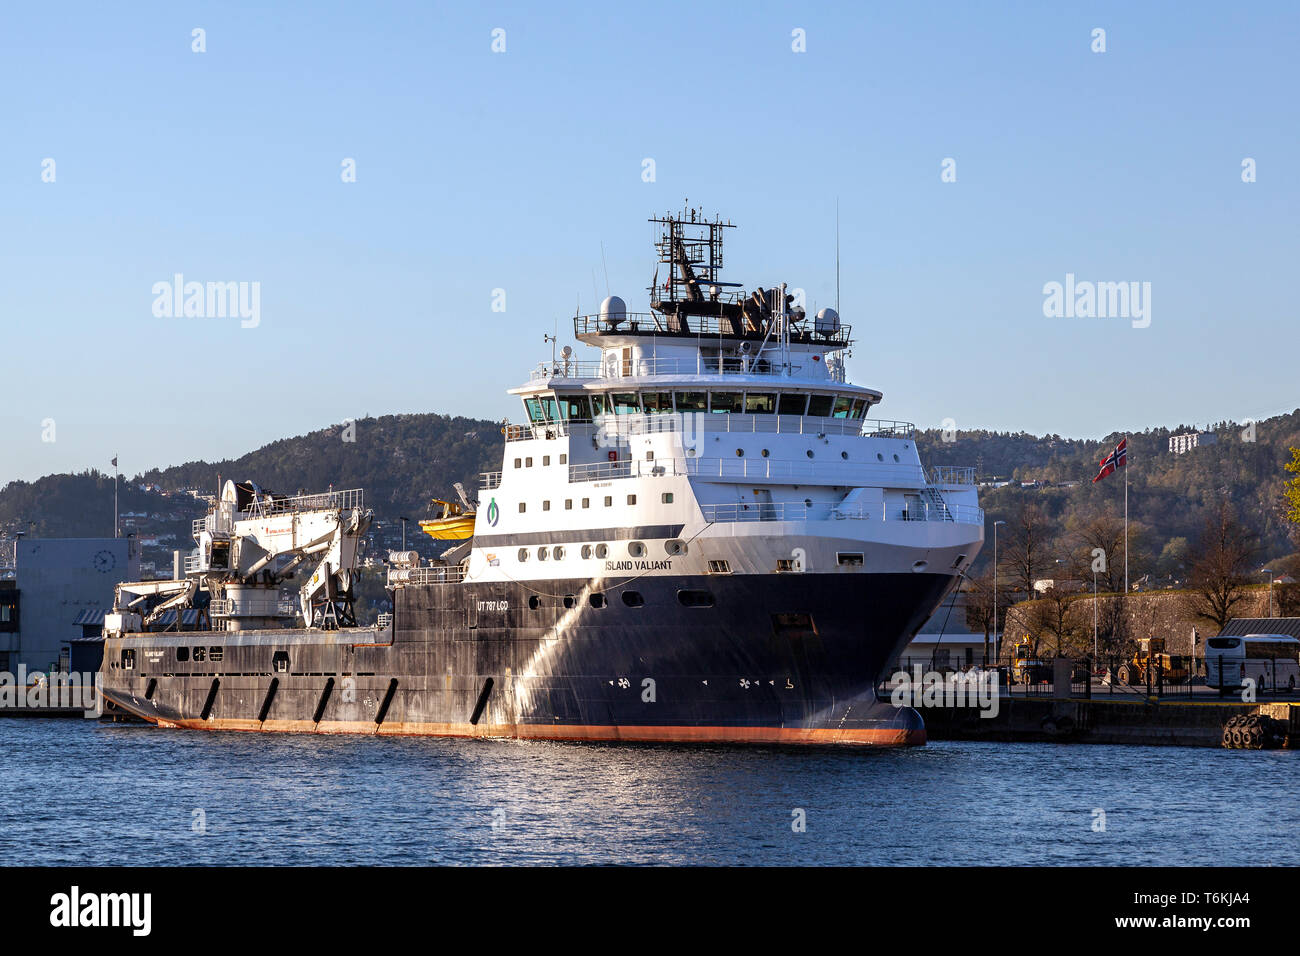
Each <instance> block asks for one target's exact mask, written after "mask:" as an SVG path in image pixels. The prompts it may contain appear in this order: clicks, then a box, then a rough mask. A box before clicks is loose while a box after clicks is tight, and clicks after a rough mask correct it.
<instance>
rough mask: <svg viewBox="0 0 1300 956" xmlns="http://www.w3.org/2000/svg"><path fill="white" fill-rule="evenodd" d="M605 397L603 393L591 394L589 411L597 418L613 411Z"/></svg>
mask: <svg viewBox="0 0 1300 956" xmlns="http://www.w3.org/2000/svg"><path fill="white" fill-rule="evenodd" d="M606 399H607V396H606V395H605V394H604V393H603V392H592V393H591V410H592V412H594V413H595V414H596V415H597V416H599V415H604V414H605V413H606V412H608V411H613V406H612V405H610V404H608V403H607V401H606Z"/></svg>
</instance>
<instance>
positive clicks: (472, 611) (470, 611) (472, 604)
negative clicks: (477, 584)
mask: <svg viewBox="0 0 1300 956" xmlns="http://www.w3.org/2000/svg"><path fill="white" fill-rule="evenodd" d="M465 626H466V627H470V628H475V627H478V596H477V595H475V594H473V593H470V594H469V597H468V600H467V602H466V604H465Z"/></svg>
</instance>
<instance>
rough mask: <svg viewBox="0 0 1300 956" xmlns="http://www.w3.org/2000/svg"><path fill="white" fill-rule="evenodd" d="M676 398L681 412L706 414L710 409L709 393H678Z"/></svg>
mask: <svg viewBox="0 0 1300 956" xmlns="http://www.w3.org/2000/svg"><path fill="white" fill-rule="evenodd" d="M676 398H677V410H678V411H679V412H704V411H708V409H709V393H708V392H677V393H676Z"/></svg>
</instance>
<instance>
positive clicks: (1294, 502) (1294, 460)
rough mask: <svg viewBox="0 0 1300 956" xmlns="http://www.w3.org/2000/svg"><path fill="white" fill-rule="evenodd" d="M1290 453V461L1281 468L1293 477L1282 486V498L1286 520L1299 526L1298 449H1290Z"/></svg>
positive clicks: (1299, 463)
mask: <svg viewBox="0 0 1300 956" xmlns="http://www.w3.org/2000/svg"><path fill="white" fill-rule="evenodd" d="M1290 452H1291V460H1290V461H1288V462H1287V463H1286V465H1285V466H1283V467H1285V468H1286V470H1287V471H1289V472H1290V473H1291V474H1293V475H1295V477H1294V478H1292V479H1291V480H1290V481H1288V482H1287V483H1286V484H1285V485H1283V486H1282V497H1283V503H1284V506H1285V508H1286V518H1287V520H1288V521H1290V522H1293V523H1294V524H1300V448H1292V449H1290Z"/></svg>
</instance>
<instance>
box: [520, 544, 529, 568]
mask: <svg viewBox="0 0 1300 956" xmlns="http://www.w3.org/2000/svg"><path fill="white" fill-rule="evenodd" d="M527 560H528V549H527V548H520V549H519V563H520V564H522V563H523V562H525V561H527Z"/></svg>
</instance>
